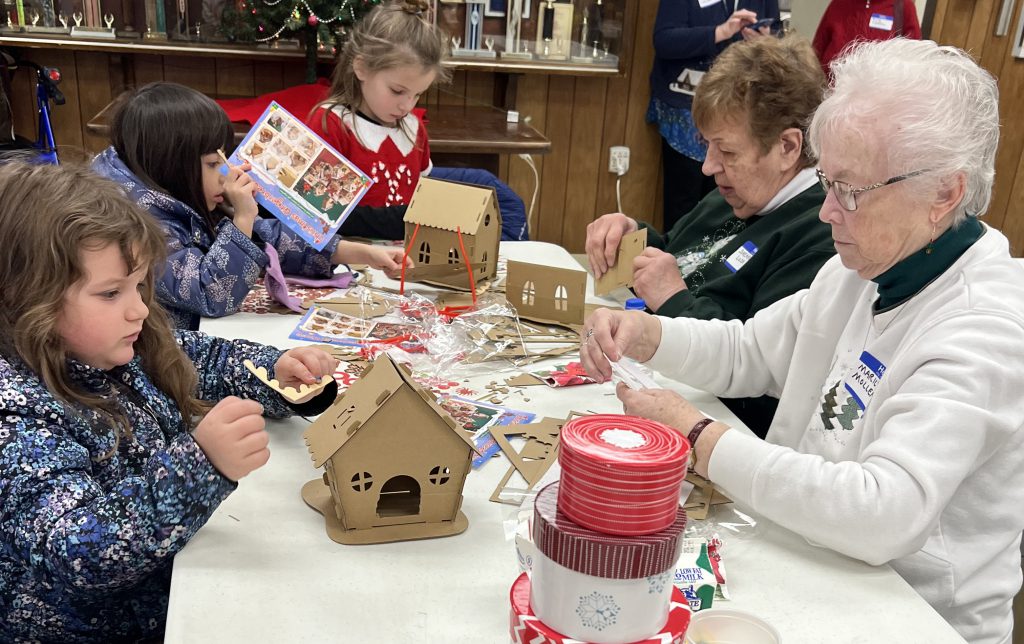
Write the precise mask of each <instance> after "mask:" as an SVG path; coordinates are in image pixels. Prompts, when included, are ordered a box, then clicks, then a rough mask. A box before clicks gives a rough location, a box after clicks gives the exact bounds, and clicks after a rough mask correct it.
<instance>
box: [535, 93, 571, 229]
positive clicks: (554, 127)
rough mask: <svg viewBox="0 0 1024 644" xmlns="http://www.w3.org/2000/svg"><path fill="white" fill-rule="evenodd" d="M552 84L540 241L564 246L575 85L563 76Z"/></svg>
mask: <svg viewBox="0 0 1024 644" xmlns="http://www.w3.org/2000/svg"><path fill="white" fill-rule="evenodd" d="M546 80H547V82H548V107H547V115H546V117H547V130H546V131H545V132H544V134H545V136H547V137H548V139H549V140H550V141H551V152H549V153H548V155H547V156H546V157H545V158H544V170H543V172H542V173H541V184H540V196H539V197H538V199H539V203H538V205H537V208H538V212H537V233H538V234H537V239H539V240H541V241H546V242H551V243H554V244H561V243H562V219H563V217H564V214H565V189H566V186H567V185H568V182H569V180H570V179H569V153H570V146H571V139H570V137H571V134H572V120H573V116H574V115H573V107H574V102H575V101H574V94H575V89H576V84H575V83H568V82H566V79H565V78H563V77H562V76H550V77H548V78H547V79H546Z"/></svg>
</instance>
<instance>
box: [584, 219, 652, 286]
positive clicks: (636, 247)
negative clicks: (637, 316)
mask: <svg viewBox="0 0 1024 644" xmlns="http://www.w3.org/2000/svg"><path fill="white" fill-rule="evenodd" d="M646 247H647V230H645V229H640V230H637V231H635V232H632V233H629V234H628V235H625V236H623V238H622V241H620V242H619V252H618V255H617V256H616V259H615V266H612V267H611V268H609V269H608V272H607V273H605V274H604V275H602V276H601V277H600V279H598V280H597V281H596V282H595V283H594V295H607V294H608V293H611V292H612V291H614V290H615V289H617V288H621V287H624V286H625V287H631V286H633V260H634V259H636V257H637V256H638V255H640V253H642V252H644V248H646Z"/></svg>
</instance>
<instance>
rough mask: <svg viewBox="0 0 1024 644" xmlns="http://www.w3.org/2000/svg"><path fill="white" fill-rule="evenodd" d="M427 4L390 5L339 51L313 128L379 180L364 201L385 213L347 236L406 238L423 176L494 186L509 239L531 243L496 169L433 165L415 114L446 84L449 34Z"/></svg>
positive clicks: (357, 218)
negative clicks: (431, 16)
mask: <svg viewBox="0 0 1024 644" xmlns="http://www.w3.org/2000/svg"><path fill="white" fill-rule="evenodd" d="M427 10H428V3H427V2H425V1H424V0H405V1H398V2H394V1H391V2H385V3H382V4H381V5H379V6H378V7H376V8H375V9H374V10H373V11H371V12H370V13H369V14H367V15H366V16H365V17H364V18H363V19H362V20H360V21H359V22H358V23H357V24H356V25H355V26H354V27H353V28H352V29H351V30H350V32H349V34H348V37H347V39H346V40H345V44H344V45H343V46H342V48H341V51H340V52H339V54H338V62H337V64H336V65H335V67H334V77H333V79H332V83H331V89H330V94H329V95H328V97H327V99H326V100H324V101H322V102H321V103H320V104H319V105H317V106H316V107H315V108H314V109H313V112H312V113H311V114H310V115H309V118H308V119H307V122H306V124H307V125H308V126H309V127H310V128H311V129H312V130H313V131H314V132H316V133H317V134H318V135H320V137H322V138H323V139H324V141H326V142H327V143H328V144H329V145H330V146H332V147H333V148H334V149H336V150H338V151H339V152H341V153H342V154H343V155H345V157H347V158H348V159H349V160H351V161H352V162H353V163H354V164H355V165H356V166H357V167H359V168H360V169H362V170H363V172H365V173H367V174H368V175H370V176H371V177H372V178H374V179H376V183H374V184H373V186H371V188H370V189H369V191H367V193H366V195H365V196H364V197H363V201H362V202H361V203H363V204H365V205H367V206H373V207H376V208H378V209H381V210H379V211H378V212H369V211H368V212H366V213H363V214H360V213H354V214H353V216H351V217H349V219H348V220H346V221H345V223H344V224H342V227H341V232H342V233H343V234H350V235H362V236H370V237H378V238H383V239H403V238H404V236H405V226H404V223H403V221H402V218H403V217H404V215H405V205H406V204H408V203H409V201H410V199H412V194H413V191H414V190H415V189H416V184H417V183H419V180H420V177H425V176H430V177H431V178H434V179H446V180H450V181H459V182H461V183H469V184H476V185H481V186H485V187H492V188H494V190H495V194H496V196H497V198H498V207H499V209H500V211H501V228H502V237H501V238H502V239H503V240H525V239H528V238H529V231H528V230H527V221H526V208H525V206H524V205H523V200H522V199H520V198H519V196H518V195H516V194H515V192H514V191H513V190H512V189H511V188H510V187H508V186H507V185H505V184H504V183H503V182H501V181H499V180H498V178H497V177H495V176H494V175H493V174H491V173H490V172H487V171H485V170H479V169H473V168H434V166H433V164H432V162H431V160H430V140H429V137H428V136H427V128H426V125H425V124H424V122H423V121H422V120H421V119H420V118H419V117H418V116H417V115H416V114H415V113H414V112H413V108H414V107H415V106H416V103H417V101H418V100H419V98H420V96H422V95H423V94H424V93H425V92H426V91H427V90H428V89H430V87H431V86H433V85H434V83H435V82H447V81H448V80H449V79H450V75H451V73H450V72H449V71H448V69H447V68H445V67H444V66H443V64H442V63H443V61H444V59H445V58H446V57H447V54H448V52H447V36H446V35H445V34H444V33H443V32H442V31H441V29H440V28H438V27H437V25H434V24H433V23H431V22H430V21H429V20H427V15H426V11H427Z"/></svg>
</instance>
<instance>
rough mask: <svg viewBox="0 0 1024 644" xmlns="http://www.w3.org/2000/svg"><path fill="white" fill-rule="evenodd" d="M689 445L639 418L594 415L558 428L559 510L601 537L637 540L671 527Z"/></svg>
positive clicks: (668, 430) (674, 433)
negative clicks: (643, 535) (644, 535)
mask: <svg viewBox="0 0 1024 644" xmlns="http://www.w3.org/2000/svg"><path fill="white" fill-rule="evenodd" d="M689 456H690V444H689V443H688V442H687V440H686V439H685V438H683V436H682V435H681V434H680V433H679V432H678V431H676V430H674V429H672V428H671V427H668V426H666V425H662V424H661V423H657V422H654V421H651V420H646V419H644V418H637V417H635V416H623V415H620V414H597V415H594V416H586V417H584V418H577V419H575V420H572V421H570V422H568V423H566V424H565V425H564V426H563V427H562V431H561V437H560V447H559V454H558V461H559V463H560V464H561V466H562V477H561V485H560V487H559V492H558V509H559V510H561V511H562V512H564V513H565V514H566V516H568V517H569V518H570V519H572V520H573V521H575V522H576V523H578V524H580V525H582V526H585V527H587V528H590V529H592V530H596V531H598V532H604V533H606V534H615V535H624V536H632V535H642V534H651V533H654V532H658V531H660V530H664V529H665V528H667V527H669V526H670V525H672V522H673V521H675V518H676V508H677V506H678V504H679V489H680V486H681V485H682V482H683V479H684V478H685V477H686V466H687V462H688V459H689Z"/></svg>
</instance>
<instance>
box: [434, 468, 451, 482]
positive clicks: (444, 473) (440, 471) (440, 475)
mask: <svg viewBox="0 0 1024 644" xmlns="http://www.w3.org/2000/svg"><path fill="white" fill-rule="evenodd" d="M449 474H451V469H450V468H447V467H444V466H441V465H438V466H437V467H435V468H434V469H432V470H430V482H431V483H433V484H434V485H444V484H445V483H447V482H448V479H449Z"/></svg>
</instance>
